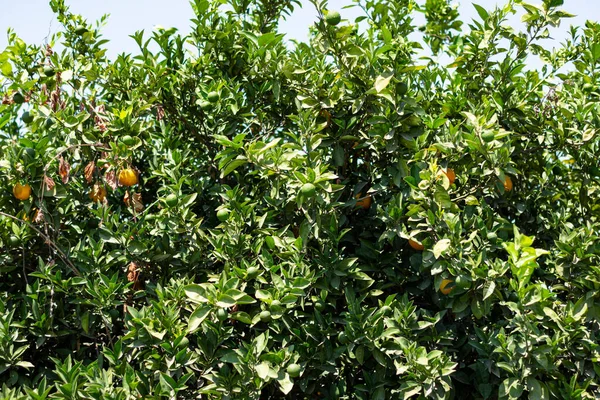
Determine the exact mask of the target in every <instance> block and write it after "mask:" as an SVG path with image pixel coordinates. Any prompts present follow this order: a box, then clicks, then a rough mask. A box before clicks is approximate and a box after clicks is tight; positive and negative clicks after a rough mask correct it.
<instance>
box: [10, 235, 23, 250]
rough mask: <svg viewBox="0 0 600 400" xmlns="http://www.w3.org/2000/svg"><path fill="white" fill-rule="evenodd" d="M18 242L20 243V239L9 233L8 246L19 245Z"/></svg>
mask: <svg viewBox="0 0 600 400" xmlns="http://www.w3.org/2000/svg"><path fill="white" fill-rule="evenodd" d="M19 243H20V240H19V238H18V237H16V236H15V235H11V236H10V237H9V238H8V245H9V246H11V247H15V246H18V245H19Z"/></svg>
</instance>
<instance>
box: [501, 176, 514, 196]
mask: <svg viewBox="0 0 600 400" xmlns="http://www.w3.org/2000/svg"><path fill="white" fill-rule="evenodd" d="M502 184H503V185H504V190H506V191H507V192H510V191H511V190H512V189H513V183H512V179H510V176H508V175H506V176H505V177H504V182H502Z"/></svg>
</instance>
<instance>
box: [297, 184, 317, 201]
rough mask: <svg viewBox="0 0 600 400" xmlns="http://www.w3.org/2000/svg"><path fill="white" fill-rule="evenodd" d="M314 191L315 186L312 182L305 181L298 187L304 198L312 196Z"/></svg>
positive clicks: (315, 189) (315, 190)
mask: <svg viewBox="0 0 600 400" xmlns="http://www.w3.org/2000/svg"><path fill="white" fill-rule="evenodd" d="M316 192H317V188H316V187H315V185H313V184H312V183H305V184H304V185H302V188H300V193H302V196H304V197H306V198H312V197H313V196H314V195H315V193H316Z"/></svg>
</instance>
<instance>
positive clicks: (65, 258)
mask: <svg viewBox="0 0 600 400" xmlns="http://www.w3.org/2000/svg"><path fill="white" fill-rule="evenodd" d="M0 215H2V216H4V217H7V218H11V219H13V220H15V221H17V222H20V223H23V224H26V225H27V226H29V227H30V228H31V229H33V230H34V231H36V232H37V233H38V235H40V236H41V237H42V238H44V240H45V241H46V243H48V244H49V245H50V246H51V247H52V248H53V249H54V250H55V251H56V252H57V253H58V256H59V257H60V258H61V259H62V260H63V261H64V262H65V263H66V264H67V265H68V266H69V268H71V271H73V273H74V274H75V275H77V276H79V275H80V274H79V271H77V268H75V266H74V265H73V263H72V262H71V261H70V260H69V258H68V257H67V255H66V254H65V253H64V252H63V251H62V250H61V249H60V248H59V247H58V246H57V245H56V243H54V242H53V241H52V240H51V239H50V238H49V237H48V236H46V235H45V234H44V233H43V232H42V231H40V230H39V229H38V228H36V227H35V226H34V225H33V224H30V223H29V222H27V221H23V220H20V219H19V218H17V217H15V216H14V215H10V214H7V213H5V212H2V211H0Z"/></svg>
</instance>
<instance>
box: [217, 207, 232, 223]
mask: <svg viewBox="0 0 600 400" xmlns="http://www.w3.org/2000/svg"><path fill="white" fill-rule="evenodd" d="M229 214H230V211H229V210H227V209H221V210H219V211H217V218H218V219H219V221H221V222H224V221H227V220H228V219H229Z"/></svg>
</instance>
